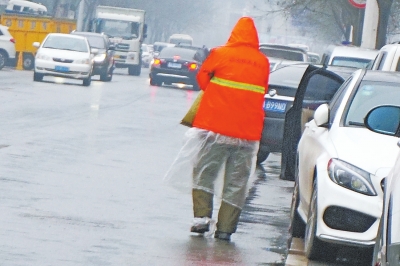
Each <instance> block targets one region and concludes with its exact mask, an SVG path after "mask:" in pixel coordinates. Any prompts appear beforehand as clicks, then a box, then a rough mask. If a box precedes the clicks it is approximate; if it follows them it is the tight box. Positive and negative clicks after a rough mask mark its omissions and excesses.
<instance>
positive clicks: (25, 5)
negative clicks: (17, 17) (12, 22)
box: [5, 0, 47, 16]
mask: <svg viewBox="0 0 400 266" xmlns="http://www.w3.org/2000/svg"><path fill="white" fill-rule="evenodd" d="M5 11H6V13H11V14H25V15H40V16H44V15H46V13H47V8H46V7H45V6H44V5H41V4H37V3H33V2H29V1H26V0H10V2H9V3H8V5H7V7H6V10H5Z"/></svg>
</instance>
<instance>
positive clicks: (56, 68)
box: [55, 66, 69, 72]
mask: <svg viewBox="0 0 400 266" xmlns="http://www.w3.org/2000/svg"><path fill="white" fill-rule="evenodd" d="M55 70H56V71H60V72H68V71H69V67H65V66H56V67H55Z"/></svg>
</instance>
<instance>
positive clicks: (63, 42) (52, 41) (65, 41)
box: [43, 35, 88, 53]
mask: <svg viewBox="0 0 400 266" xmlns="http://www.w3.org/2000/svg"><path fill="white" fill-rule="evenodd" d="M43 48H50V49H60V50H71V51H77V52H86V53H87V52H88V47H87V45H86V42H85V40H84V39H80V38H79V39H78V38H71V37H67V36H55V35H52V36H49V37H48V38H47V39H46V41H45V42H44V44H43Z"/></svg>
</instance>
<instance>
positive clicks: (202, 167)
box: [192, 139, 258, 233]
mask: <svg viewBox="0 0 400 266" xmlns="http://www.w3.org/2000/svg"><path fill="white" fill-rule="evenodd" d="M257 150H258V142H246V141H245V142H244V143H243V142H239V141H238V142H236V143H218V141H215V140H212V139H208V140H207V141H206V143H205V145H204V146H203V147H202V148H201V149H200V152H199V155H198V157H197V160H196V162H195V164H194V169H193V190H192V197H193V212H194V217H209V218H211V217H212V212H213V199H214V195H215V194H221V193H220V192H219V191H218V189H219V188H217V187H215V182H216V180H217V178H218V176H219V174H220V173H222V176H223V185H222V195H221V198H222V203H221V206H220V208H219V212H218V223H217V230H218V231H221V232H225V233H234V232H236V228H237V224H238V222H239V217H240V213H241V211H242V207H243V205H244V203H245V199H246V192H247V182H248V179H249V177H250V175H251V173H252V169H253V163H254V160H255V155H256V153H257ZM216 189H217V191H216Z"/></svg>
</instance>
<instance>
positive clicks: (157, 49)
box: [153, 42, 175, 56]
mask: <svg viewBox="0 0 400 266" xmlns="http://www.w3.org/2000/svg"><path fill="white" fill-rule="evenodd" d="M174 46H175V44H173V43H168V42H155V43H154V44H153V56H158V55H159V54H160V52H161V50H162V49H164V48H165V47H174Z"/></svg>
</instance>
